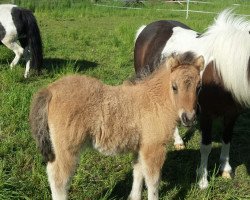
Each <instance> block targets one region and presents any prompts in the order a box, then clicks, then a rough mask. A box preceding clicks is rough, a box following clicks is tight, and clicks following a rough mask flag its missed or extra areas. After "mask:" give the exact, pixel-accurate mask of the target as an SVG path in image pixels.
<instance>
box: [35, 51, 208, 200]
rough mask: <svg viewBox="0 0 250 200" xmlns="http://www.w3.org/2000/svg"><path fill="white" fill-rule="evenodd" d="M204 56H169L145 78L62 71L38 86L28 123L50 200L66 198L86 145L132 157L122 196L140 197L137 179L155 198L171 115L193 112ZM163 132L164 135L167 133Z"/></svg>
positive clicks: (190, 116) (174, 117)
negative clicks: (109, 79)
mask: <svg viewBox="0 0 250 200" xmlns="http://www.w3.org/2000/svg"><path fill="white" fill-rule="evenodd" d="M203 64H204V60H203V57H201V56H200V57H198V58H195V57H194V56H193V54H192V53H190V52H189V53H185V54H183V55H180V56H171V57H170V58H168V59H167V61H165V62H163V64H162V66H161V67H160V69H159V70H156V71H155V73H153V74H152V75H150V76H148V77H147V78H146V79H145V80H144V81H139V82H133V83H132V82H131V83H124V84H123V85H120V86H108V85H104V84H103V83H102V82H100V81H99V80H96V79H94V78H90V77H86V76H79V75H75V76H68V77H65V78H62V79H60V80H58V81H56V82H54V83H52V84H51V85H49V86H48V87H47V88H45V89H42V90H41V91H39V92H38V93H37V94H36V95H35V96H34V99H33V103H32V106H31V111H30V125H31V129H32V134H33V136H34V138H35V139H36V142H37V145H38V147H39V149H40V151H41V153H42V155H43V157H44V159H45V161H46V162H47V173H48V179H49V183H50V187H51V191H52V197H53V200H59V199H60V200H64V199H67V189H68V185H69V182H70V179H71V176H72V175H73V173H74V171H75V168H76V165H77V161H78V160H79V156H80V152H81V149H82V148H83V146H84V145H85V144H87V143H88V144H92V147H93V148H94V149H96V150H98V151H99V152H101V153H103V154H105V155H114V154H118V153H123V152H127V151H130V152H133V153H134V154H135V155H137V158H136V161H135V165H134V172H133V175H134V181H133V187H132V191H131V193H130V196H129V198H130V199H131V200H138V199H140V198H141V190H142V184H143V178H144V179H145V182H146V185H147V188H148V199H149V200H156V199H158V185H159V180H160V171H161V168H162V165H163V163H164V160H165V151H166V149H165V145H166V144H167V143H168V142H169V140H170V139H171V134H172V132H173V129H174V128H175V126H176V123H177V120H178V119H179V118H181V119H182V121H184V122H185V123H189V124H190V123H191V122H193V120H194V117H195V107H196V90H197V88H198V87H199V86H200V81H201V78H200V71H201V70H202V68H203ZM169 136H170V137H169Z"/></svg>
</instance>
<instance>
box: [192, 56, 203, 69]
mask: <svg viewBox="0 0 250 200" xmlns="http://www.w3.org/2000/svg"><path fill="white" fill-rule="evenodd" d="M204 64H205V60H204V58H203V56H199V57H198V58H196V59H195V60H194V66H195V67H196V68H197V69H198V70H199V71H202V70H203V69H204Z"/></svg>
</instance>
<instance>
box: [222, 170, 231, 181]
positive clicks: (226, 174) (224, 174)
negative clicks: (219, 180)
mask: <svg viewBox="0 0 250 200" xmlns="http://www.w3.org/2000/svg"><path fill="white" fill-rule="evenodd" d="M221 176H222V177H223V178H226V179H232V178H233V176H232V173H230V172H226V171H224V172H222V175H221Z"/></svg>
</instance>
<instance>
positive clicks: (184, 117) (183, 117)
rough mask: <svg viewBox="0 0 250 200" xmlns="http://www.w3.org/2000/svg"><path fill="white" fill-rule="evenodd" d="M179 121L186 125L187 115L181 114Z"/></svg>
mask: <svg viewBox="0 0 250 200" xmlns="http://www.w3.org/2000/svg"><path fill="white" fill-rule="evenodd" d="M181 119H182V122H183V123H184V124H187V123H188V118H187V114H186V113H182V115H181Z"/></svg>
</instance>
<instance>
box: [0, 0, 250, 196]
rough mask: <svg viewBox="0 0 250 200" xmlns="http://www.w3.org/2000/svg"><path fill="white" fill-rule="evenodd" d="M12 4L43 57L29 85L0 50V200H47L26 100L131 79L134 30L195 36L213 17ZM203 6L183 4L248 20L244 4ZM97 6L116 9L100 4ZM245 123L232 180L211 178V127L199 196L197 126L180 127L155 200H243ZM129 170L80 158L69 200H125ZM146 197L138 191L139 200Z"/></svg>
mask: <svg viewBox="0 0 250 200" xmlns="http://www.w3.org/2000/svg"><path fill="white" fill-rule="evenodd" d="M6 2H8V1H0V3H6ZM15 2H16V4H18V5H20V6H23V7H26V8H30V9H32V10H33V11H35V13H34V14H35V16H36V19H37V21H38V24H39V27H40V31H41V35H42V39H43V46H44V56H45V57H44V70H43V74H42V75H41V76H36V75H34V74H32V71H31V75H30V77H29V78H28V79H24V78H23V72H24V68H25V62H24V61H22V62H20V63H19V65H18V66H16V67H15V68H14V69H13V70H10V68H9V64H10V63H11V61H12V59H13V57H14V54H13V53H12V51H10V50H8V49H7V48H5V47H3V46H0V199H3V200H7V199H30V200H31V199H32V200H33V199H44V200H47V199H50V198H51V197H50V190H49V185H48V181H47V175H46V171H45V166H44V165H43V163H42V157H41V155H40V153H39V152H38V150H37V149H36V145H35V141H34V140H33V138H32V137H31V133H30V128H29V125H28V113H29V106H30V101H31V97H32V95H33V93H34V92H36V91H37V90H38V89H39V88H41V87H45V86H47V85H48V84H49V83H51V82H53V81H55V80H57V79H58V78H60V77H62V76H64V75H66V74H86V75H90V76H93V77H96V78H98V79H101V80H102V81H103V82H104V83H107V84H111V85H117V84H120V83H122V82H123V81H124V80H126V79H128V78H129V77H132V76H133V74H134V69H133V47H134V36H135V32H136V30H137V29H138V28H139V27H140V26H141V25H142V24H148V23H150V22H152V21H155V20H159V19H171V20H178V21H181V22H183V23H185V24H187V25H188V26H190V27H192V28H194V29H195V30H197V31H201V32H202V31H203V30H204V29H205V28H206V27H207V26H208V25H209V24H211V23H212V22H213V19H214V17H215V16H216V14H201V13H190V15H189V19H188V20H186V19H185V12H173V11H170V10H171V9H185V6H182V5H179V4H172V3H171V4H166V3H161V2H160V1H159V2H156V1H147V2H146V3H145V6H144V7H143V9H115V8H112V7H102V6H95V5H93V4H91V3H90V2H89V1H87V0H75V1H72V0H71V1H70V0H61V1H59V0H58V1H48V0H40V1H32V0H26V1H22V0H17V1H15ZM210 2H214V4H191V5H190V9H192V10H203V11H212V12H219V11H221V10H222V9H224V8H228V7H232V4H233V3H241V4H243V6H234V7H235V12H236V13H239V14H245V15H249V14H250V13H249V8H250V3H249V1H246V0H226V1H223V2H217V1H215V0H210ZM98 3H100V4H104V5H108V6H113V5H117V6H122V5H124V4H122V3H120V2H113V1H107V0H106V1H104V0H103V1H99V2H98ZM133 8H141V7H137V6H136V5H134V6H133ZM248 19H250V18H249V17H248ZM239 81H240V80H239ZM249 122H250V112H249V111H248V112H246V113H244V114H242V115H241V116H240V118H239V119H238V121H237V124H236V126H235V129H234V135H233V140H232V147H231V152H230V153H231V154H230V155H231V157H230V158H231V165H232V167H233V170H234V174H235V176H234V179H232V180H225V179H223V178H221V177H220V175H219V173H218V167H219V152H220V147H221V144H220V132H221V129H220V124H219V123H216V124H215V125H214V127H213V128H214V129H213V132H214V134H213V136H214V138H213V149H212V152H211V154H210V157H209V166H208V169H209V179H210V185H209V188H208V189H206V190H203V191H201V190H200V189H199V188H198V187H197V180H196V169H197V167H198V165H199V161H200V152H199V144H200V132H199V129H198V127H199V126H198V125H197V126H196V127H194V128H192V129H190V130H187V129H185V128H183V127H181V135H182V137H183V138H184V141H185V145H186V149H184V150H181V151H176V150H175V149H174V147H173V144H170V145H169V146H167V147H166V148H167V149H168V152H167V157H166V162H165V164H164V167H163V170H162V181H161V183H160V188H159V195H160V199H190V200H191V199H192V200H195V199H197V200H198V199H199V200H200V199H223V200H224V199H250V193H249V191H250V156H249V152H250V140H249V139H248V138H249V134H250V126H249V124H250V123H249ZM131 162H132V155H130V154H125V155H120V156H116V157H105V156H103V155H101V154H99V153H96V152H93V151H87V152H86V153H84V154H83V155H82V156H81V161H80V163H79V165H80V166H79V167H78V170H77V172H76V174H75V176H74V178H73V181H72V184H71V188H70V190H69V197H70V199H86V200H87V199H91V200H92V199H93V200H95V199H102V200H104V199H126V198H127V196H128V195H129V192H130V189H131V187H132V167H131ZM146 194H147V192H146V190H144V193H143V197H144V199H145V198H146Z"/></svg>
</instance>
